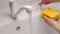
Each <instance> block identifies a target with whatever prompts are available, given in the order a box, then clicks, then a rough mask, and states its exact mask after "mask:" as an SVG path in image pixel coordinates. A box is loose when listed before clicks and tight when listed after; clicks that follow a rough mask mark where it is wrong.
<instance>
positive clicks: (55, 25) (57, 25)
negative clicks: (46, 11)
mask: <svg viewBox="0 0 60 34" xmlns="http://www.w3.org/2000/svg"><path fill="white" fill-rule="evenodd" d="M44 19H45V20H46V23H47V24H48V25H49V26H51V27H52V28H54V29H55V30H56V31H58V32H59V33H60V23H58V22H57V21H54V20H52V19H50V18H48V17H44Z"/></svg>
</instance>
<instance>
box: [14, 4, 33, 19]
mask: <svg viewBox="0 0 60 34" xmlns="http://www.w3.org/2000/svg"><path fill="white" fill-rule="evenodd" d="M21 10H26V12H27V13H29V14H32V11H33V7H32V6H29V5H26V6H23V7H21V8H20V9H19V10H18V11H17V12H16V14H15V15H14V16H13V19H16V18H17V16H18V15H19V14H20V13H22V11H21Z"/></svg>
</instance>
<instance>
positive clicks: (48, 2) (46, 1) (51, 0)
mask: <svg viewBox="0 0 60 34" xmlns="http://www.w3.org/2000/svg"><path fill="white" fill-rule="evenodd" d="M55 2H60V0H42V2H41V3H39V5H41V4H50V3H55Z"/></svg>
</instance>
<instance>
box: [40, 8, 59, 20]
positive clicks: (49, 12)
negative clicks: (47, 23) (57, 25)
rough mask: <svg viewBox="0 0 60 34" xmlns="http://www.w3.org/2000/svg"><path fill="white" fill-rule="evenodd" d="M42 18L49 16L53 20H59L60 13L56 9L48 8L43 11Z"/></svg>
mask: <svg viewBox="0 0 60 34" xmlns="http://www.w3.org/2000/svg"><path fill="white" fill-rule="evenodd" d="M41 16H42V17H44V16H47V17H49V18H51V19H54V20H57V19H58V18H59V12H58V11H56V10H54V9H51V8H47V9H44V10H42V14H41Z"/></svg>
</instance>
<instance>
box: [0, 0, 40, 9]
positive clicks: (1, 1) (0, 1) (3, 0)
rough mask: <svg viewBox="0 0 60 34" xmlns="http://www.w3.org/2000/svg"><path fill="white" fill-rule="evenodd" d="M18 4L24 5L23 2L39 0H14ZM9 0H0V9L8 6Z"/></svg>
mask: <svg viewBox="0 0 60 34" xmlns="http://www.w3.org/2000/svg"><path fill="white" fill-rule="evenodd" d="M16 1H17V3H18V5H24V4H28V3H34V2H37V1H40V0H16ZM8 4H9V0H0V9H3V8H8V7H9V5H8Z"/></svg>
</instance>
